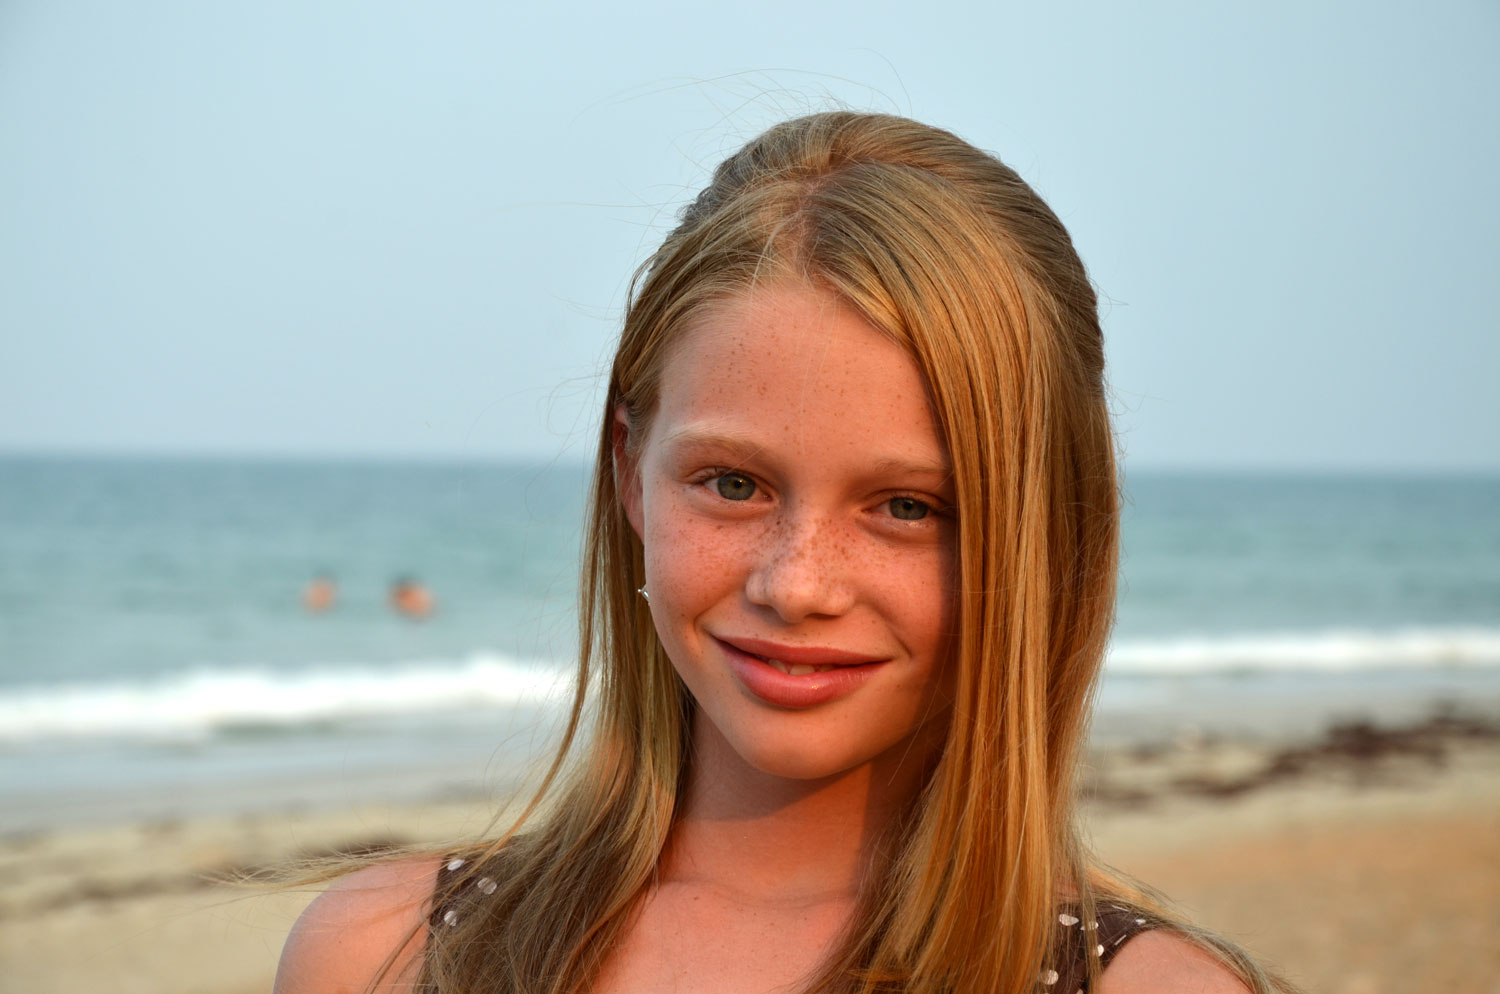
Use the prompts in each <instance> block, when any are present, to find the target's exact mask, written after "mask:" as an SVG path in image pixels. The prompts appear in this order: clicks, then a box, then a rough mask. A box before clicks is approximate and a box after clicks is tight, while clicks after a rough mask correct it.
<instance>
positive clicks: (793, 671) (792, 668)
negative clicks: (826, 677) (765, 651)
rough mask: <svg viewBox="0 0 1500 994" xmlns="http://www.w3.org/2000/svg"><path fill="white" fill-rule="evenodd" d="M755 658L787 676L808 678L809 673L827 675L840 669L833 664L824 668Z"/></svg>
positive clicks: (761, 657)
mask: <svg viewBox="0 0 1500 994" xmlns="http://www.w3.org/2000/svg"><path fill="white" fill-rule="evenodd" d="M747 655H751V656H755V653H753V652H751V653H747ZM755 658H756V659H759V660H760V661H761V662H763V663H765V664H766V665H767V666H769V667H771V669H773V670H778V671H780V672H782V673H785V674H786V675H787V676H807V675H808V674H809V673H827V672H828V671H829V670H836V669H838V668H839V667H838V666H835V665H834V664H833V663H828V664H827V665H823V666H813V665H810V664H808V663H783V662H782V661H781V660H779V659H767V658H766V657H765V656H755Z"/></svg>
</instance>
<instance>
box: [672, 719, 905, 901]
mask: <svg viewBox="0 0 1500 994" xmlns="http://www.w3.org/2000/svg"><path fill="white" fill-rule="evenodd" d="M693 731H694V734H693V743H694V745H693V755H692V760H691V765H690V768H689V773H688V778H687V784H686V789H685V790H684V792H683V795H682V800H681V803H680V804H679V807H678V814H677V818H676V821H675V823H674V826H673V830H672V836H671V839H670V840H669V842H668V845H667V850H666V852H664V853H663V855H662V861H661V866H660V871H659V879H660V880H662V881H664V882H666V881H675V882H692V883H697V884H701V885H707V886H715V887H721V888H723V889H726V890H729V891H732V892H734V893H735V894H737V895H738V896H740V897H742V898H745V899H750V900H754V901H757V902H761V903H766V904H808V903H814V902H823V901H850V902H852V900H853V899H854V898H855V897H856V895H857V894H858V891H859V887H860V884H861V882H862V881H863V880H864V879H865V877H866V875H867V873H868V872H869V870H870V867H871V866H872V864H873V863H874V861H875V859H876V856H877V851H878V847H879V845H880V841H881V839H882V838H883V837H884V836H885V835H886V834H887V830H888V829H889V828H890V826H891V823H892V821H893V820H894V819H896V818H898V817H900V816H901V814H902V812H903V811H904V810H905V809H906V808H907V807H908V806H909V805H910V803H911V802H912V800H913V798H914V797H915V795H916V793H917V791H918V790H920V789H921V786H922V782H923V778H924V776H925V775H926V773H927V772H928V771H927V770H926V768H925V764H923V763H922V762H920V761H918V760H916V759H914V758H913V754H914V753H920V751H921V750H907V749H899V750H893V753H894V755H892V756H890V757H878V758H876V759H875V760H872V761H871V762H869V763H866V764H864V765H862V766H859V767H857V768H855V769H852V770H848V771H845V772H843V773H840V774H837V775H835V776H830V777H825V778H820V779H815V780H798V779H789V778H786V777H779V776H773V775H771V774H768V773H765V772H764V771H762V770H758V769H755V768H754V767H752V766H750V765H749V764H748V763H746V762H745V761H744V760H743V759H742V758H741V757H740V756H739V755H738V754H737V753H736V752H735V751H734V750H733V749H732V748H731V747H730V746H729V744H728V743H727V742H726V741H725V740H724V738H723V737H722V735H720V733H719V732H718V730H717V729H715V728H714V727H713V725H712V723H711V722H708V721H705V720H703V719H702V718H701V716H698V717H696V718H695V721H694V730H693Z"/></svg>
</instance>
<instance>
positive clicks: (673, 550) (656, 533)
mask: <svg viewBox="0 0 1500 994" xmlns="http://www.w3.org/2000/svg"><path fill="white" fill-rule="evenodd" d="M660 511H661V512H662V513H658V514H653V515H650V516H648V518H647V521H646V542H645V545H646V576H647V577H648V580H649V583H650V585H651V588H652V593H653V595H655V594H657V592H658V591H659V592H660V596H659V597H654V599H655V600H656V601H657V602H658V604H657V606H658V607H667V606H668V605H669V604H670V606H671V609H672V610H673V611H681V612H688V613H695V612H696V611H698V610H701V609H704V608H706V607H707V606H708V605H709V604H711V603H712V602H713V601H715V600H718V599H720V598H722V597H723V596H725V595H727V594H728V593H730V592H732V591H735V590H738V589H739V588H740V587H741V586H743V584H744V579H745V574H746V571H747V569H748V564H749V563H750V562H752V557H753V555H754V550H755V548H756V546H757V543H758V540H759V529H756V528H754V527H748V526H746V525H745V524H743V523H732V522H724V521H714V520H709V519H706V518H704V517H703V516H701V515H700V514H697V513H694V509H693V508H692V507H691V506H690V503H689V502H685V501H684V502H677V503H675V504H671V505H668V506H665V507H662V508H660Z"/></svg>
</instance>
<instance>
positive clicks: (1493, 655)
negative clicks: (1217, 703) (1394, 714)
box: [1106, 628, 1500, 675]
mask: <svg viewBox="0 0 1500 994" xmlns="http://www.w3.org/2000/svg"><path fill="white" fill-rule="evenodd" d="M1490 666H1500V630H1496V629H1492V628H1405V629H1396V630H1392V631H1370V630H1360V629H1332V630H1328V631H1320V632H1286V633H1268V634H1245V635H1228V636H1222V635H1221V636H1203V637H1188V638H1183V637H1176V638H1166V639H1154V640H1153V639H1141V640H1136V639H1132V640H1122V641H1118V642H1116V643H1115V644H1113V645H1112V646H1111V647H1110V650H1109V658H1108V661H1107V663H1106V670H1107V672H1111V673H1117V674H1122V675H1126V674H1141V675H1147V674H1180V675H1192V674H1199V673H1204V674H1206V673H1228V672H1256V671H1264V672H1294V671H1299V670H1302V671H1306V670H1316V671H1321V672H1330V671H1332V672H1340V671H1342V672H1352V671H1358V670H1372V669H1400V668H1412V669H1439V668H1457V667H1490Z"/></svg>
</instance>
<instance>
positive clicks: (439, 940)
mask: <svg viewBox="0 0 1500 994" xmlns="http://www.w3.org/2000/svg"><path fill="white" fill-rule="evenodd" d="M780 279H796V280H800V281H802V282H804V283H808V284H811V285H813V286H816V287H819V288H821V289H825V290H827V291H828V292H830V293H833V294H836V295H837V296H838V297H840V298H842V299H843V300H844V301H846V302H848V303H849V304H850V305H852V306H853V307H855V308H856V309H857V310H858V311H859V312H860V313H861V314H862V315H863V316H864V318H865V319H866V320H868V321H869V322H870V324H871V325H873V326H874V327H875V328H877V329H879V330H880V331H881V332H883V333H884V334H886V335H887V336H889V337H890V339H891V340H892V341H894V342H896V343H898V344H900V345H901V346H902V347H903V348H904V349H905V350H906V351H907V352H908V353H909V354H910V356H911V357H912V359H913V361H914V362H915V363H916V364H917V366H918V368H919V369H920V370H921V372H922V374H923V376H924V377H925V379H926V383H927V387H928V391H929V402H930V403H931V405H932V408H933V410H934V412H935V414H936V417H937V421H938V424H939V426H940V431H941V434H942V437H943V441H944V443H945V444H946V446H947V449H948V452H949V454H950V457H951V460H952V466H953V484H954V488H955V493H956V508H955V510H956V519H957V534H958V539H957V544H958V552H957V559H958V576H957V585H958V588H957V591H956V600H957V603H958V625H959V631H958V638H957V646H956V649H955V653H954V658H953V659H952V660H951V662H950V664H949V665H951V666H952V667H953V672H954V687H955V698H954V703H953V708H952V717H951V722H950V725H949V728H948V732H947V738H946V742H945V744H944V746H943V749H942V751H941V755H940V758H939V759H938V760H937V762H936V765H935V767H934V768H933V771H932V774H931V776H930V778H929V780H928V782H927V783H926V785H925V787H924V788H923V790H922V792H921V794H920V796H919V797H918V798H916V799H915V800H914V802H913V804H912V806H911V808H910V810H909V811H907V812H906V814H905V815H904V816H903V817H902V818H901V819H900V820H899V821H900V823H899V825H898V826H896V828H894V829H893V830H892V832H891V833H890V834H889V836H888V839H887V846H886V848H885V855H884V857H883V859H882V860H881V861H880V863H879V865H878V866H876V867H874V868H872V871H871V874H870V875H869V878H868V879H867V882H866V883H865V885H864V888H863V891H862V894H861V898H860V900H859V902H858V904H857V910H856V911H855V914H854V918H853V920H852V921H851V922H850V924H849V926H848V927H847V928H846V930H845V932H844V934H843V938H842V940H841V944H840V945H839V946H838V948H835V949H833V950H831V951H830V953H829V955H828V956H827V957H826V959H825V961H824V963H823V965H822V966H821V968H820V970H819V972H818V973H817V974H816V975H814V976H812V977H810V978H808V982H807V985H806V989H807V990H809V991H818V992H864V994H872V992H876V991H881V992H897V991H900V992H905V994H939V992H955V991H963V992H968V991H985V992H991V991H994V992H1000V994H1023V992H1030V991H1032V990H1034V989H1035V987H1036V984H1037V978H1038V976H1039V975H1040V973H1041V972H1042V970H1043V969H1044V964H1045V959H1046V956H1047V953H1048V949H1049V947H1050V944H1051V943H1052V942H1053V941H1054V938H1055V936H1054V935H1053V929H1054V925H1053V923H1054V922H1055V921H1056V905H1057V903H1058V902H1059V900H1060V899H1063V898H1067V899H1069V900H1072V901H1075V902H1077V903H1080V904H1082V905H1083V906H1084V908H1085V914H1088V913H1090V912H1091V911H1092V908H1093V904H1094V902H1095V900H1097V899H1098V898H1099V897H1102V896H1109V897H1112V898H1115V899H1122V898H1123V899H1127V900H1131V901H1134V902H1137V903H1147V899H1146V898H1145V896H1144V895H1142V894H1141V893H1139V892H1137V891H1135V890H1134V889H1132V888H1129V887H1128V886H1126V885H1124V884H1122V883H1119V882H1116V881H1112V880H1111V879H1110V878H1108V877H1106V876H1104V875H1102V874H1100V873H1097V872H1095V871H1094V870H1093V869H1092V868H1091V866H1090V863H1089V861H1088V859H1087V857H1086V855H1085V851H1084V849H1083V847H1082V846H1081V845H1080V843H1079V836H1078V833H1077V831H1076V828H1075V824H1074V795H1075V787H1076V783H1075V780H1076V769H1077V766H1078V761H1079V752H1080V748H1081V743H1082V741H1083V739H1084V736H1085V732H1086V728H1087V723H1088V716H1089V712H1090V703H1091V697H1092V694H1093V691H1094V686H1095V683H1096V680H1097V677H1098V673H1099V669H1100V666H1101V663H1102V660H1103V656H1104V651H1105V644H1106V640H1107V637H1108V633H1109V629H1110V625H1111V622H1112V618H1113V612H1114V600H1115V576H1116V570H1117V565H1118V551H1117V549H1118V528H1119V494H1118V484H1117V479H1116V472H1115V459H1114V446H1113V435H1112V430H1111V425H1110V420H1109V416H1108V409H1107V400H1106V392H1105V385H1104V348H1103V340H1102V335H1101V331H1100V327H1099V320H1098V313H1097V303H1096V299H1095V294H1094V291H1093V288H1092V286H1091V284H1090V282H1089V280H1088V277H1087V275H1086V273H1085V270H1084V267H1083V264H1082V262H1081V261H1080V260H1079V257H1078V254H1077V252H1076V251H1075V250H1074V248H1073V245H1072V242H1071V239H1070V238H1069V236H1068V233H1067V231H1066V230H1065V229H1064V227H1063V225H1062V224H1061V223H1060V222H1059V221H1058V219H1057V217H1056V216H1055V215H1054V214H1053V212H1052V211H1051V210H1050V209H1049V208H1048V207H1047V206H1046V205H1045V204H1044V203H1043V202H1042V200H1041V199H1040V198H1039V197H1038V196H1037V195H1036V194H1035V193H1034V192H1033V191H1032V190H1031V188H1030V187H1029V186H1027V184H1026V183H1025V182H1024V181H1023V180H1022V179H1021V178H1020V177H1019V176H1018V175H1017V174H1016V173H1015V172H1014V171H1012V170H1011V169H1009V168H1008V167H1006V166H1005V165H1003V164H1002V163H1001V162H999V161H998V160H997V159H995V158H994V157H993V156H991V155H988V154H986V153H984V152H981V151H979V150H978V149H976V148H974V147H972V146H971V145H969V144H967V143H966V142H964V141H962V140H960V139H959V138H957V137H955V136H954V135H952V134H949V133H948V132H946V131H941V130H938V129H936V128H932V127H928V126H926V125H922V124H919V123H916V122H914V121H909V120H905V119H902V118H897V117H890V116H884V115H870V114H856V113H848V112H837V113H828V114H819V115H814V116H810V117H804V118H800V119H797V120H793V121H789V122H786V123H784V124H781V125H779V126H777V127H774V128H772V129H771V130H770V131H768V132H766V133H764V134H763V135H761V136H760V137H758V138H757V139H755V140H753V141H752V142H750V143H749V144H748V145H747V146H745V147H744V148H743V149H742V150H740V151H739V152H738V153H737V154H735V155H734V156H732V157H731V158H730V159H728V160H727V161H726V162H724V163H723V164H722V165H721V166H720V167H719V168H718V170H717V171H716V172H715V174H714V176H713V179H712V182H711V183H710V184H709V186H708V187H707V188H706V189H705V190H704V191H703V192H702V194H700V195H699V196H698V198H697V200H696V201H695V202H694V203H692V204H691V205H689V206H688V207H687V208H686V209H685V210H684V212H683V215H682V218H681V222H680V224H679V225H678V226H677V228H676V229H675V230H674V231H673V232H672V233H671V234H670V235H669V236H668V237H667V239H666V241H665V242H664V243H663V244H662V246H661V247H660V249H658V250H657V252H656V253H655V254H654V255H653V256H652V257H651V258H650V259H649V260H648V262H647V263H646V265H645V266H643V267H642V269H641V271H640V272H639V273H638V274H637V276H636V279H635V281H634V283H633V284H632V290H631V298H630V303H629V307H628V311H627V314H626V318H625V323H624V329H623V332H622V334H621V338H620V343H619V348H618V350H617V352H616V355H615V359H614V363H613V368H612V371H611V375H610V382H609V388H608V394H607V399H606V402H605V410H604V417H603V419H602V422H603V423H602V427H601V432H600V437H599V449H598V456H597V462H596V465H595V472H594V480H593V489H592V493H591V501H590V508H589V517H588V526H587V531H586V535H585V547H584V561H583V583H582V589H581V603H580V635H581V638H580V645H581V650H580V657H581V658H580V663H579V669H578V683H577V696H576V698H575V700H574V703H573V708H572V711H571V714H570V718H569V722H568V725H567V729H566V733H565V735H564V741H563V743H562V746H561V748H560V750H559V753H558V756H557V759H556V760H555V762H554V763H553V766H552V768H551V770H550V772H549V773H548V775H547V777H546V778H545V780H544V782H543V785H542V788H541V791H540V792H539V794H538V799H537V801H535V802H534V803H533V805H532V806H531V807H530V808H528V809H527V812H526V814H525V815H523V817H522V819H521V820H520V821H519V822H518V823H517V825H516V826H514V827H513V828H512V830H511V831H509V832H507V833H505V834H504V835H502V836H501V837H499V838H497V839H496V840H494V841H493V842H491V843H489V844H488V845H486V846H483V847H477V848H476V849H475V850H474V851H473V852H472V856H473V857H474V859H473V860H471V865H472V866H475V867H482V872H483V874H484V876H485V881H484V883H485V887H484V888H483V889H484V890H487V891H488V890H490V888H493V890H492V891H491V892H490V893H488V894H487V895H486V896H483V897H482V899H478V898H475V897H474V896H473V895H475V894H476V890H475V888H474V887H473V886H472V879H471V878H470V877H469V876H467V875H466V874H459V875H457V876H456V877H455V878H454V879H453V880H452V882H451V883H450V884H449V885H448V893H446V894H444V895H442V900H443V901H444V902H445V903H447V904H452V903H453V902H458V901H462V902H464V903H463V907H462V910H461V912H460V913H459V914H458V915H456V916H455V919H456V921H457V924H455V925H454V926H452V927H450V928H442V929H435V930H433V932H432V933H431V935H430V937H429V945H428V952H427V956H426V959H425V961H424V964H423V972H422V982H423V984H425V985H426V986H427V988H428V989H432V990H438V991H443V992H475V994H477V992H479V991H486V992H498V991H505V992H517V994H519V992H526V994H578V992H583V991H586V990H587V989H588V988H589V986H590V984H591V982H592V981H593V979H594V978H595V977H596V976H597V973H598V971H599V969H600V967H601V964H602V963H603V960H604V959H605V957H606V955H607V952H608V950H610V949H611V948H613V947H614V946H615V944H616V943H615V940H616V939H617V938H618V937H619V936H620V934H621V932H622V930H623V929H624V928H626V927H627V926H628V924H629V920H630V916H631V912H632V910H633V909H634V908H635V907H636V904H637V902H638V900H639V899H640V897H641V896H642V895H643V893H644V892H645V891H646V889H647V887H648V886H649V883H650V880H651V878H652V873H653V871H654V869H655V867H656V865H657V861H658V859H659V857H660V855H661V852H662V849H663V846H664V844H665V842H666V840H667V835H668V832H669V831H670V828H671V825H672V820H673V817H674V812H675V806H676V803H677V799H678V796H679V790H680V787H681V785H682V783H683V779H684V775H685V771H686V764H687V762H688V757H689V753H690V750H689V746H690V742H689V728H690V727H691V721H692V714H693V707H694V705H693V701H692V699H691V697H690V696H689V695H688V694H687V692H686V690H685V689H684V688H683V686H682V684H681V683H680V681H679V679H678V678H677V675H676V673H675V672H674V670H673V668H672V665H671V662H670V660H669V659H667V657H666V654H665V653H664V651H663V649H662V646H661V643H660V642H659V640H658V639H657V636H656V632H655V630H654V628H653V626H652V622H651V617H650V615H649V613H648V612H647V610H646V609H645V606H644V605H643V603H642V602H641V599H640V598H639V597H638V596H637V595H636V588H637V587H638V586H640V585H641V584H642V583H643V582H644V566H643V552H642V547H641V543H640V540H639V538H638V537H637V536H636V534H635V532H634V531H633V530H632V529H631V527H630V526H629V523H628V522H627V521H626V518H625V515H624V512H623V509H622V504H621V501H620V495H619V493H618V492H617V488H616V476H615V472H614V464H613V459H614V430H613V414H614V412H615V411H616V410H617V409H620V408H623V409H624V410H625V411H626V412H627V417H628V421H629V432H628V437H629V438H630V439H632V440H639V439H641V438H643V437H644V436H645V434H646V430H645V429H646V428H647V427H648V426H649V424H650V421H651V418H652V417H653V415H654V413H655V409H656V404H657V396H658V391H659V387H660V378H661V373H662V368H663V366H664V364H665V361H666V359H667V357H668V355H669V353H670V351H671V349H672V348H673V346H674V343H675V342H676V341H677V340H678V339H679V337H680V336H681V334H682V333H683V329H684V328H685V327H686V326H687V325H688V324H689V323H690V321H691V320H692V318H693V317H694V316H695V315H697V314H699V313H701V312H702V311H703V310H704V309H705V308H707V307H709V306H711V305H713V304H715V303H716V302H719V301H722V300H724V299H725V298H727V297H730V296H733V295H737V294H743V293H745V292H748V291H749V290H750V289H752V288H753V287H755V286H756V285H758V284H761V283H764V282H767V281H774V280H780ZM586 716H587V717H588V719H589V720H591V722H592V726H591V730H590V731H588V732H587V733H585V731H584V728H585V723H586ZM570 751H571V752H576V753H578V754H579V755H578V756H577V759H576V761H575V762H574V763H573V764H572V766H571V769H569V770H568V772H567V773H566V774H565V773H564V772H563V771H564V769H565V765H564V759H565V757H567V756H568V755H569V754H570ZM479 872H481V871H480V870H478V869H476V870H474V873H476V874H477V873H479ZM1158 910H1159V909H1158ZM1187 931H1189V932H1191V930H1187ZM1199 941H1200V942H1202V943H1204V944H1205V945H1208V946H1210V947H1211V948H1214V949H1215V950H1216V951H1218V952H1219V953H1220V955H1221V958H1224V959H1225V960H1226V961H1227V962H1229V963H1230V964H1231V966H1233V967H1234V968H1235V969H1236V970H1237V971H1239V972H1240V974H1241V975H1242V976H1244V977H1245V978H1246V979H1247V980H1248V981H1249V982H1250V983H1251V985H1252V987H1255V988H1257V989H1265V987H1266V981H1265V979H1264V977H1262V976H1261V975H1260V974H1259V972H1258V971H1257V970H1256V969H1255V967H1254V965H1253V964H1251V963H1249V962H1248V961H1246V960H1243V959H1242V958H1241V957H1240V956H1238V954H1237V953H1236V952H1235V951H1234V950H1233V949H1232V947H1228V946H1227V945H1223V944H1220V943H1217V942H1215V941H1214V940H1212V939H1209V938H1204V937H1199ZM1092 970H1093V971H1094V972H1097V962H1094V963H1093V964H1092Z"/></svg>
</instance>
